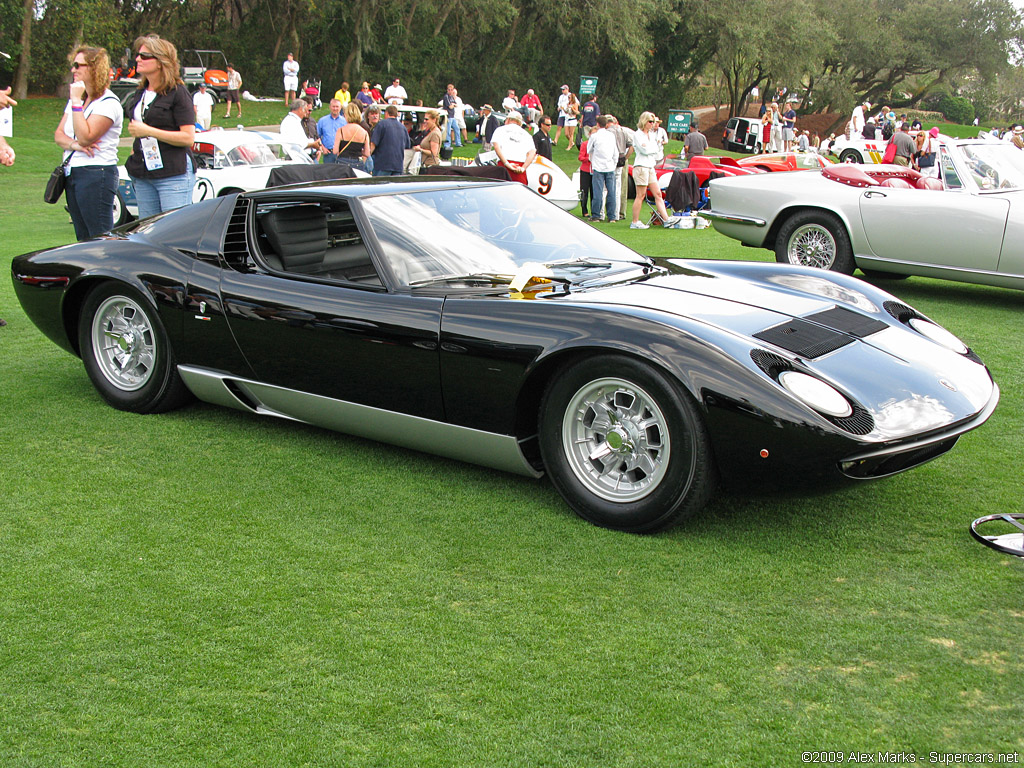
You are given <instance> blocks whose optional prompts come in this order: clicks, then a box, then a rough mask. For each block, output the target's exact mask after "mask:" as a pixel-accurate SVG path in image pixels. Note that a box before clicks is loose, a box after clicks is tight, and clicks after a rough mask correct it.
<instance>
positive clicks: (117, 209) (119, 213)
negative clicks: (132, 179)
mask: <svg viewBox="0 0 1024 768" xmlns="http://www.w3.org/2000/svg"><path fill="white" fill-rule="evenodd" d="M131 217H132V216H131V214H130V213H128V206H127V205H125V202H124V198H122V197H121V193H120V192H115V193H114V226H115V227H119V226H121V225H122V224H125V223H127V222H128V220H129V219H131Z"/></svg>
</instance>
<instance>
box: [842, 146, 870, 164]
mask: <svg viewBox="0 0 1024 768" xmlns="http://www.w3.org/2000/svg"><path fill="white" fill-rule="evenodd" d="M839 162H840V163H863V162H864V158H863V157H862V156H861V154H860V152H858V151H857V150H856V149H844V150H843V153H842V154H841V155H839Z"/></svg>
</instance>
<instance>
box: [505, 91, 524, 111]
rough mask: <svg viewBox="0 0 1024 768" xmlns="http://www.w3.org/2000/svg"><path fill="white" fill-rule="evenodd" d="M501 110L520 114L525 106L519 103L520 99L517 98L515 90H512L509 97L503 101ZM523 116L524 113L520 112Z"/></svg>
mask: <svg viewBox="0 0 1024 768" xmlns="http://www.w3.org/2000/svg"><path fill="white" fill-rule="evenodd" d="M501 108H502V109H503V110H505V113H506V114H508V113H509V112H519V110H521V109H522V108H523V105H522V104H520V103H519V99H518V98H516V92H515V89H514V88H510V89H509V92H508V96H506V97H505V98H504V99H502V101H501ZM519 114H520V115H522V112H519Z"/></svg>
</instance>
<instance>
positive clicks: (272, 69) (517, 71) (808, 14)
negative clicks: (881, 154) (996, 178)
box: [0, 0, 1022, 119]
mask: <svg viewBox="0 0 1024 768" xmlns="http://www.w3.org/2000/svg"><path fill="white" fill-rule="evenodd" d="M1021 23H1022V22H1021V17H1020V14H1019V13H1018V12H1017V11H1016V9H1015V8H1014V6H1013V4H1012V2H1011V0H715V1H714V2H708V1H707V0H545V1H544V2H541V0H276V1H275V2H274V3H268V2H265V1H264V0H0V50H4V51H5V52H6V53H8V54H10V55H11V56H12V57H13V58H12V59H11V61H10V62H9V63H8V65H7V68H8V70H9V71H8V72H6V73H5V74H7V79H13V81H14V83H15V90H16V91H18V90H19V89H20V90H21V91H22V92H24V91H25V90H27V89H32V90H35V91H42V92H57V91H58V90H59V89H60V87H61V86H62V85H64V84H66V82H67V77H68V72H67V67H66V54H67V53H68V52H69V51H70V50H71V49H72V47H73V46H74V45H76V44H78V43H80V42H90V43H93V44H97V45H103V46H105V47H106V48H107V49H108V51H110V53H111V58H112V60H114V61H115V62H116V61H117V60H118V59H119V58H120V57H121V55H122V54H123V53H125V52H126V51H127V50H128V49H130V46H131V44H132V41H133V40H134V39H135V37H137V36H138V35H140V34H143V33H149V32H156V33H158V34H160V35H161V36H163V37H165V38H167V39H169V40H171V41H173V42H174V43H175V44H176V45H177V46H178V47H179V49H183V48H220V49H222V50H224V51H225V53H226V54H227V56H228V58H229V60H231V61H232V62H233V63H234V64H235V65H236V67H237V68H238V69H239V71H240V72H242V73H243V76H244V77H245V83H246V87H247V88H248V89H250V90H252V91H253V92H254V93H257V94H265V95H276V94H277V92H278V91H280V89H281V84H280V79H281V77H280V75H281V61H282V60H283V59H284V56H285V54H286V53H288V52H289V51H290V52H294V53H295V56H296V58H297V59H298V60H299V61H300V63H301V65H302V72H303V74H304V75H305V76H306V77H311V78H316V79H319V80H322V82H323V87H324V90H325V91H326V92H333V91H334V90H335V89H336V88H337V87H338V86H339V84H340V83H341V82H342V81H343V80H346V81H348V82H349V83H351V84H352V85H353V88H357V87H358V84H359V83H360V82H361V81H363V80H369V81H371V82H382V83H385V84H386V83H387V82H389V81H390V79H391V78H393V77H396V76H397V77H401V78H402V80H403V82H404V84H405V85H406V88H407V89H408V91H409V93H410V96H411V97H412V98H414V99H415V98H421V99H423V101H424V103H428V104H429V103H432V102H433V101H435V100H436V99H437V98H439V97H440V95H441V93H442V92H443V89H444V86H445V84H446V83H448V82H453V83H455V84H456V85H457V87H458V88H459V90H460V93H461V95H462V97H463V98H464V100H466V101H467V102H470V103H474V104H478V103H482V102H484V101H494V100H496V99H499V98H500V97H501V96H502V95H503V94H504V92H505V90H506V89H507V88H510V87H514V88H517V89H519V92H520V93H522V92H523V91H525V89H526V88H534V89H535V90H536V91H537V93H538V94H539V95H540V96H541V99H542V100H545V99H546V100H547V101H550V100H551V99H553V98H554V95H555V94H557V93H558V87H559V85H560V84H561V83H563V82H565V83H569V84H570V86H571V87H572V88H573V90H575V89H576V87H577V85H578V82H579V80H578V78H579V77H580V76H581V75H590V76H596V77H598V78H599V86H598V95H599V97H600V101H601V105H602V107H603V108H605V109H606V110H614V111H621V112H622V114H623V115H626V116H627V119H629V118H631V117H632V115H634V114H635V113H638V112H639V111H641V110H642V109H653V110H655V111H659V112H663V111H664V110H667V109H668V108H669V107H684V106H693V105H694V104H692V103H687V101H688V100H690V99H694V98H698V97H697V95H696V92H695V91H694V90H693V86H694V85H695V84H696V83H698V81H699V79H700V78H702V77H704V78H705V79H710V78H714V79H715V80H716V81H718V82H721V83H722V84H723V89H724V92H723V98H722V101H724V102H727V103H728V104H729V108H730V112H731V113H735V112H737V111H739V110H741V109H742V108H744V107H745V106H746V104H747V103H748V102H749V100H750V97H751V93H753V92H754V89H755V88H757V89H760V91H761V92H762V93H763V92H766V91H768V90H769V89H771V88H777V87H782V86H785V87H787V88H788V89H789V90H790V91H791V92H796V93H797V94H798V95H799V96H800V98H801V100H802V108H803V109H810V108H814V109H827V108H830V109H836V110H846V109H848V108H849V107H850V106H852V105H853V103H854V102H855V101H858V100H860V99H863V98H867V99H869V100H871V101H873V102H877V101H886V102H888V103H891V104H892V106H894V107H906V106H911V105H914V104H917V103H919V102H920V101H921V100H922V99H924V98H925V97H927V96H929V95H930V94H933V93H935V92H936V91H937V90H945V91H946V92H950V91H953V90H955V89H957V88H960V87H961V86H963V85H964V84H965V83H973V87H974V90H975V91H976V92H981V91H983V90H984V87H983V86H982V85H979V84H988V86H985V87H988V88H989V92H991V93H996V92H1001V91H1000V89H999V88H997V87H995V85H994V84H995V82H996V81H997V79H998V78H1000V77H1002V78H1003V79H1004V81H1008V82H1018V81H1019V77H1020V76H1019V74H1017V73H1016V70H1015V67H1014V65H1013V64H1011V62H1016V61H1019V57H1020V53H1021V50H1022V45H1021V43H1022V37H1021ZM15 75H16V76H15ZM992 101H993V106H998V105H999V104H1001V103H1003V101H1005V99H1003V100H1000V99H995V98H993V99H992ZM545 106H547V107H549V108H550V107H553V105H552V104H546V105H545Z"/></svg>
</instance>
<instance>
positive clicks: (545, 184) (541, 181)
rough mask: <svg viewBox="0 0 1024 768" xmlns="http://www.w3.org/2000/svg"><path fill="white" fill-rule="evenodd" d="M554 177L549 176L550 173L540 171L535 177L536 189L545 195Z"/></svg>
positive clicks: (549, 189)
mask: <svg viewBox="0 0 1024 768" xmlns="http://www.w3.org/2000/svg"><path fill="white" fill-rule="evenodd" d="M553 181H554V179H552V178H551V174H550V173H542V174H541V175H540V176H539V177H538V179H537V191H538V192H540V193H541V194H542V195H546V194H547V193H548V192H550V191H551V183H552V182H553Z"/></svg>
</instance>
